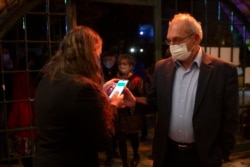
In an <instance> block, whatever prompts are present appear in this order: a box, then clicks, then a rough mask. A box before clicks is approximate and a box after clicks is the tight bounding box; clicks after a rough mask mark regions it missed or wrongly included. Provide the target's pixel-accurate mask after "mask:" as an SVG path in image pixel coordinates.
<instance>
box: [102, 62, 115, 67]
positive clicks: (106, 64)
mask: <svg viewBox="0 0 250 167" xmlns="http://www.w3.org/2000/svg"><path fill="white" fill-rule="evenodd" d="M103 64H104V66H105V67H106V68H107V69H110V68H111V67H113V65H114V62H113V61H110V60H106V61H105V62H104V63H103Z"/></svg>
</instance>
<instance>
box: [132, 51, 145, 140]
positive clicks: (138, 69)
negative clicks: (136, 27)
mask: <svg viewBox="0 0 250 167" xmlns="http://www.w3.org/2000/svg"><path fill="white" fill-rule="evenodd" d="M141 56H143V55H135V65H134V67H133V73H134V74H135V75H138V76H140V77H141V78H142V79H143V81H144V85H146V69H145V65H144V63H143V61H142V58H141ZM145 113H146V111H145ZM147 136H148V123H147V118H146V114H143V126H142V130H141V136H140V140H141V141H145V140H146V138H147Z"/></svg>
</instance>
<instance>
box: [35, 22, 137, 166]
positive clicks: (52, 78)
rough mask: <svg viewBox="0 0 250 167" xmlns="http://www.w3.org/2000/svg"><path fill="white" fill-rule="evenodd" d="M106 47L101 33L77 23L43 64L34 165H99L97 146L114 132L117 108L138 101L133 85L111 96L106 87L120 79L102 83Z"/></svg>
mask: <svg viewBox="0 0 250 167" xmlns="http://www.w3.org/2000/svg"><path fill="white" fill-rule="evenodd" d="M101 52H102V39H101V37H100V36H99V34H98V33H97V32H95V31H94V30H92V29H91V28H89V27H86V26H77V27H75V28H73V29H72V30H70V31H69V32H68V33H67V34H66V35H65V37H64V38H63V40H62V42H61V44H60V47H59V49H58V51H57V52H56V54H55V56H53V57H52V58H51V60H50V61H49V62H48V64H46V65H45V66H44V68H43V70H42V72H43V74H44V76H43V78H42V79H41V81H40V83H39V85H38V88H37V91H36V94H35V114H36V115H35V118H36V119H35V122H36V128H37V129H36V130H37V137H38V142H37V152H36V157H35V167H45V166H46V167H78V166H86V167H99V166H100V165H99V158H98V152H99V151H100V150H103V149H104V148H105V145H106V144H107V141H108V140H109V139H110V137H111V136H112V135H113V133H114V125H113V117H114V116H115V114H116V109H117V108H118V107H124V106H132V105H134V103H135V99H134V97H133V96H132V94H131V92H130V91H129V90H128V89H125V90H124V94H122V95H120V96H118V94H115V95H114V96H113V97H112V98H110V99H109V98H108V96H107V94H106V93H105V91H104V90H103V89H104V88H106V87H107V86H108V85H110V84H114V83H115V81H116V80H111V81H108V82H106V83H105V84H104V85H103V86H102V85H101V84H100V83H103V76H102V73H101V65H100V61H99V60H100V54H101Z"/></svg>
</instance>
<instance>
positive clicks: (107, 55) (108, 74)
mask: <svg viewBox="0 0 250 167" xmlns="http://www.w3.org/2000/svg"><path fill="white" fill-rule="evenodd" d="M101 62H102V63H101V64H102V71H103V76H104V81H105V82H106V81H108V80H111V79H113V78H115V77H116V74H117V71H118V69H117V64H116V54H115V53H114V52H111V51H104V52H103V53H102V55H101ZM116 121H117V120H116V119H115V118H114V125H115V124H116ZM116 149H117V135H116V133H115V134H114V135H113V136H112V139H111V140H110V142H109V143H108V144H107V147H106V149H105V154H106V160H105V162H104V165H105V166H112V164H113V158H116V157H119V153H118V152H117V151H116Z"/></svg>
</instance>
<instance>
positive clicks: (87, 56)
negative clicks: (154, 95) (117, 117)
mask: <svg viewBox="0 0 250 167" xmlns="http://www.w3.org/2000/svg"><path fill="white" fill-rule="evenodd" d="M102 44H103V41H102V38H101V37H100V36H99V34H98V33H97V32H95V31H94V30H92V29H91V28H89V27H87V26H77V27H75V28H74V29H72V30H71V31H69V32H68V33H67V34H66V35H65V36H64V38H63V40H62V41H61V43H60V47H59V49H58V50H57V52H56V54H55V55H54V56H53V57H52V58H51V59H50V61H49V62H48V63H47V65H45V66H44V68H43V69H42V72H43V74H44V76H48V77H49V78H50V79H51V81H53V80H57V79H58V78H57V77H56V76H57V74H58V73H60V74H64V75H66V76H67V77H69V78H72V79H73V80H74V81H75V82H77V83H80V84H88V85H91V86H92V87H93V88H95V89H96V90H97V92H99V95H100V97H101V98H102V101H103V108H104V112H105V121H106V125H107V128H108V129H110V130H111V131H113V125H112V120H113V111H112V109H111V106H110V104H109V101H108V97H107V95H106V94H105V92H104V91H103V87H102V83H103V75H102V69H101V65H100V54H101V50H102Z"/></svg>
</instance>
